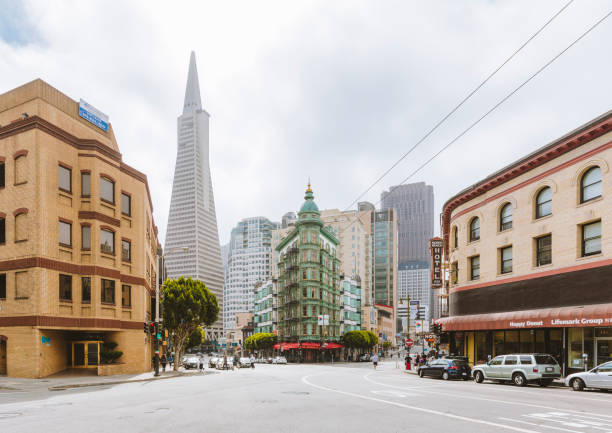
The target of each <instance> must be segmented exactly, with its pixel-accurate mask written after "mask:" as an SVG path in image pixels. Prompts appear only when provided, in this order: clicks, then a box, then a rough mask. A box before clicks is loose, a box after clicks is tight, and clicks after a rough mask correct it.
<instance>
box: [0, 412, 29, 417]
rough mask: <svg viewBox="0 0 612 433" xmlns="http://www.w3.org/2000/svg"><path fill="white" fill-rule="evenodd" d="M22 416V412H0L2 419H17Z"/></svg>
mask: <svg viewBox="0 0 612 433" xmlns="http://www.w3.org/2000/svg"><path fill="white" fill-rule="evenodd" d="M21 415H23V414H22V413H21V412H0V418H15V417H18V416H21Z"/></svg>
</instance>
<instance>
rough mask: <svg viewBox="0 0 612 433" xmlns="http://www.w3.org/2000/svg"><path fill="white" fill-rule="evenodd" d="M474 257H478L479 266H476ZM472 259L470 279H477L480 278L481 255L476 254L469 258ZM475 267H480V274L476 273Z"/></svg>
mask: <svg viewBox="0 0 612 433" xmlns="http://www.w3.org/2000/svg"><path fill="white" fill-rule="evenodd" d="M474 259H478V266H477V267H474ZM469 260H470V281H476V280H479V279H480V255H479V254H478V255H475V256H472V257H470V258H469ZM474 269H478V275H474Z"/></svg>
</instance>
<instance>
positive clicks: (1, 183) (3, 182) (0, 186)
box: [0, 161, 6, 188]
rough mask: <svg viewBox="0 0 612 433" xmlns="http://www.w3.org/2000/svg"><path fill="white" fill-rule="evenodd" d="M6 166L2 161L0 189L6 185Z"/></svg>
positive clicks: (0, 163)
mask: <svg viewBox="0 0 612 433" xmlns="http://www.w3.org/2000/svg"><path fill="white" fill-rule="evenodd" d="M5 173H6V172H5V165H4V161H0V188H4V185H5V181H4V178H5Z"/></svg>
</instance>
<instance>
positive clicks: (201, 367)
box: [198, 355, 204, 371]
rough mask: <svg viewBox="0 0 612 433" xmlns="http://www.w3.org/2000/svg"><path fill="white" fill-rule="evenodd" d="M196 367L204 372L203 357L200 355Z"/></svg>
mask: <svg viewBox="0 0 612 433" xmlns="http://www.w3.org/2000/svg"><path fill="white" fill-rule="evenodd" d="M198 367H200V371H202V370H204V355H200V359H199V361H198Z"/></svg>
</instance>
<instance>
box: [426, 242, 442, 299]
mask: <svg viewBox="0 0 612 433" xmlns="http://www.w3.org/2000/svg"><path fill="white" fill-rule="evenodd" d="M443 245H444V241H443V240H442V238H431V239H430V240H429V251H430V252H431V288H432V289H437V288H440V287H442V247H443Z"/></svg>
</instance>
